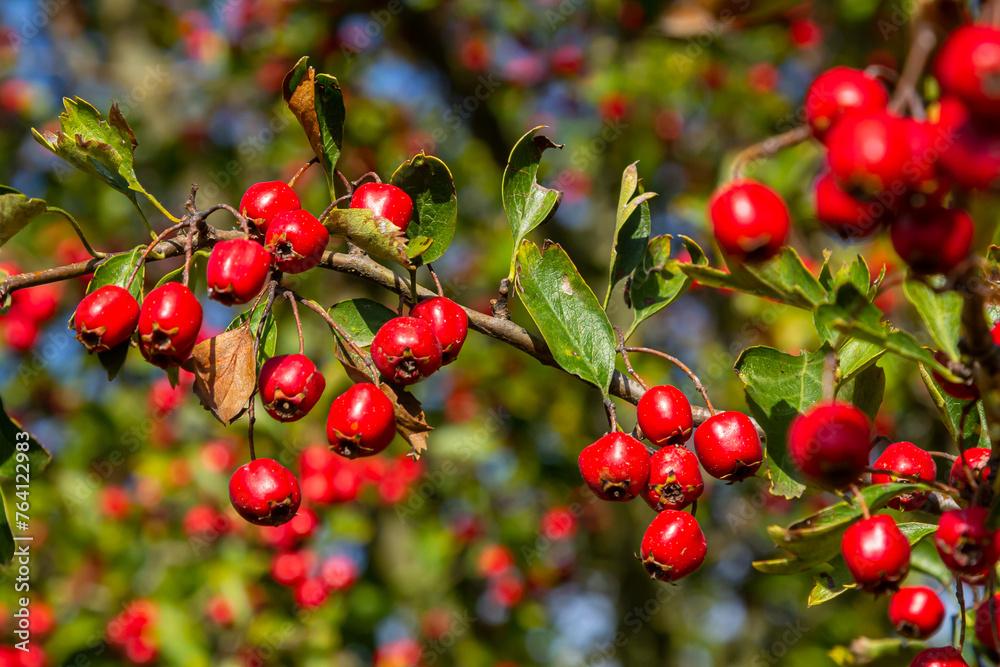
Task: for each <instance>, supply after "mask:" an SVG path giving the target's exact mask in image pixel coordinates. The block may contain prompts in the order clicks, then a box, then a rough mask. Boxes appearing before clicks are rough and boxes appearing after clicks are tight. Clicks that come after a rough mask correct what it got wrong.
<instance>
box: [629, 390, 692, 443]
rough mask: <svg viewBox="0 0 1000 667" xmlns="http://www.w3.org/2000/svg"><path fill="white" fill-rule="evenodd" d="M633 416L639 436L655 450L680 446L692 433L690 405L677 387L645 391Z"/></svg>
mask: <svg viewBox="0 0 1000 667" xmlns="http://www.w3.org/2000/svg"><path fill="white" fill-rule="evenodd" d="M636 414H637V416H638V419H639V428H640V429H641V430H642V434H643V435H644V436H646V438H647V439H648V440H649V441H650V442H651V443H653V444H654V445H656V446H657V447H662V446H664V445H682V444H684V443H685V442H687V440H688V438H690V437H691V431H692V429H694V417H692V415H691V403H690V402H689V401H688V400H687V397H686V396H685V395H684V394H683V393H682V392H681V391H680V390H679V389H678V388H677V387H671V386H670V385H666V384H664V385H660V386H658V387H650V388H649V389H648V390H646V393H644V394H643V395H642V398H640V399H639V406H638V408H637V410H636Z"/></svg>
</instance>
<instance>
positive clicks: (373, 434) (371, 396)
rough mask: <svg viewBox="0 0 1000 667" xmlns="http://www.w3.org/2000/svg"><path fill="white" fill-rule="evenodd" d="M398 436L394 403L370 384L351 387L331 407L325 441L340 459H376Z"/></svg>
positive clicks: (364, 383) (363, 383)
mask: <svg viewBox="0 0 1000 667" xmlns="http://www.w3.org/2000/svg"><path fill="white" fill-rule="evenodd" d="M395 435H396V417H395V413H394V410H393V405H392V401H390V400H389V399H388V398H387V397H386V395H385V394H384V393H382V390H381V389H379V388H378V387H376V386H375V385H373V384H371V383H369V382H361V383H358V384H356V385H354V386H352V387H351V388H350V389H348V390H347V391H345V392H344V393H343V394H341V395H340V396H338V397H337V398H336V399H334V401H333V405H331V406H330V415H329V416H328V417H327V420H326V438H327V440H329V442H330V448H331V449H332V450H333V451H335V452H336V453H338V454H340V455H341V456H346V457H347V458H350V459H353V458H356V457H359V456H374V455H375V454H378V453H379V452H381V451H382V450H384V449H385V448H386V447H388V446H389V443H391V442H392V439H393V438H394V437H395Z"/></svg>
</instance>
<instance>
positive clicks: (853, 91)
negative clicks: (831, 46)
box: [804, 67, 889, 139]
mask: <svg viewBox="0 0 1000 667" xmlns="http://www.w3.org/2000/svg"><path fill="white" fill-rule="evenodd" d="M804 104H805V113H806V122H807V123H809V127H811V128H812V131H813V134H814V135H815V136H816V137H817V138H819V139H822V138H823V137H824V136H825V135H826V133H827V132H828V131H829V130H830V128H831V127H833V125H834V124H835V123H836V122H837V121H838V120H840V119H841V118H842V117H843V116H844V114H845V113H854V112H858V111H880V110H882V109H885V107H886V105H887V104H889V94H888V93H887V92H886V90H885V87H884V86H883V85H882V84H881V83H879V82H878V80H876V79H875V78H874V77H872V76H869V75H868V74H866V73H864V72H863V71H861V70H856V69H851V68H849V67H833V68H831V69H828V70H827V71H825V72H823V73H822V74H820V75H819V76H818V77H816V78H815V79H814V80H813V82H812V83H811V84H809V88H808V90H806V97H805V102H804Z"/></svg>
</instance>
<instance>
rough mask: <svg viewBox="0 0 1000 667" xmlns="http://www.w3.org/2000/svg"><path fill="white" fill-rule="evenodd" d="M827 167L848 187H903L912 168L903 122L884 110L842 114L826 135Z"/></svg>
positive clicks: (875, 191)
mask: <svg viewBox="0 0 1000 667" xmlns="http://www.w3.org/2000/svg"><path fill="white" fill-rule="evenodd" d="M827 139H828V141H827V146H828V149H829V150H828V153H827V157H828V160H829V162H830V171H832V172H833V174H834V176H836V177H837V179H838V180H839V181H840V183H842V184H844V185H845V186H846V187H847V189H848V190H849V191H852V190H853V189H855V188H856V189H858V190H860V191H862V192H867V193H869V194H873V195H874V194H878V193H880V192H883V191H885V190H896V189H900V190H901V189H902V188H903V187H905V186H906V184H907V183H908V181H909V179H908V173H909V170H912V169H913V160H912V153H911V148H910V139H909V136H908V135H907V133H906V125H905V124H904V123H903V121H902V120H901V119H899V118H897V117H895V116H890V115H889V114H888V113H885V112H876V113H857V114H850V115H847V116H845V117H844V118H843V119H842V120H841V121H840V122H839V123H837V125H836V126H834V128H833V130H831V131H830V134H829V136H828V137H827Z"/></svg>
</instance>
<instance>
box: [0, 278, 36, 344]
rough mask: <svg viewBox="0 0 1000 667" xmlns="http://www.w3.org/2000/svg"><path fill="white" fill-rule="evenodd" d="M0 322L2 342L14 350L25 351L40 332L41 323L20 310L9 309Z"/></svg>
mask: <svg viewBox="0 0 1000 667" xmlns="http://www.w3.org/2000/svg"><path fill="white" fill-rule="evenodd" d="M15 294H16V292H15ZM0 324H2V328H0V334H3V342H4V343H5V344H6V345H7V346H8V347H10V348H11V349H13V350H14V351H16V352H27V351H28V350H30V349H31V348H32V347H34V346H35V342H36V341H37V340H38V336H39V334H40V333H41V323H40V322H39V321H38V320H36V319H35V318H33V317H32V316H31V314H30V313H26V312H24V311H21V310H14V309H11V312H9V313H8V314H7V315H6V316H5V317H4V318H3V319H0Z"/></svg>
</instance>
